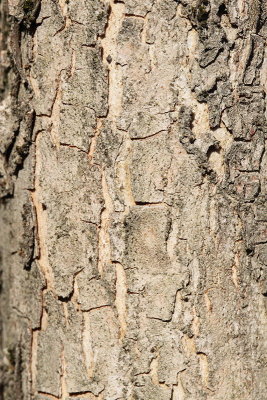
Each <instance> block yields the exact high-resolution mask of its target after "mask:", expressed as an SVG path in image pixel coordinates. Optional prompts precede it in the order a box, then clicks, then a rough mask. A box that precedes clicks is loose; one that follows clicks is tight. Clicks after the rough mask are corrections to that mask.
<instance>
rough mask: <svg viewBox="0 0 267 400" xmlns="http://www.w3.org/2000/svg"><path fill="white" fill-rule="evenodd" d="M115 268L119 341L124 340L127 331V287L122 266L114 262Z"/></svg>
mask: <svg viewBox="0 0 267 400" xmlns="http://www.w3.org/2000/svg"><path fill="white" fill-rule="evenodd" d="M113 264H115V267H116V300H115V306H116V308H117V312H118V319H119V324H120V339H121V340H122V339H124V337H125V334H126V329H127V322H126V321H127V318H126V296H127V285H126V273H125V270H124V268H123V266H122V265H121V264H120V263H118V262H116V263H113Z"/></svg>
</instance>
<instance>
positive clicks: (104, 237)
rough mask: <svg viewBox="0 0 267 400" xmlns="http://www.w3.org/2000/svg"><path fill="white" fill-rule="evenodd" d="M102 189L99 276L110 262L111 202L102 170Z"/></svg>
mask: <svg viewBox="0 0 267 400" xmlns="http://www.w3.org/2000/svg"><path fill="white" fill-rule="evenodd" d="M102 189H103V197H104V202H105V206H104V208H103V210H102V213H101V224H100V229H99V242H98V252H99V253H98V271H99V274H100V276H101V277H102V276H103V272H104V269H105V266H106V264H108V263H110V262H111V250H110V237H109V227H110V215H111V213H112V212H113V203H112V199H111V197H110V194H109V190H108V185H107V180H106V175H105V171H104V170H103V171H102Z"/></svg>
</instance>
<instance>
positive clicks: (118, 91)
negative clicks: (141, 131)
mask: <svg viewBox="0 0 267 400" xmlns="http://www.w3.org/2000/svg"><path fill="white" fill-rule="evenodd" d="M110 7H111V9H110V16H109V20H108V25H107V28H106V32H105V36H104V37H103V38H102V39H101V46H102V49H103V62H104V64H105V65H106V66H107V68H108V71H109V108H108V115H107V118H108V119H109V120H110V121H112V125H113V128H114V129H116V118H117V117H118V116H119V115H120V111H121V100H122V94H123V83H122V75H121V66H120V65H119V64H117V63H116V61H115V60H116V58H117V37H118V35H119V31H120V28H121V26H122V22H123V19H124V15H125V14H124V9H125V5H124V4H123V3H115V2H114V1H111V2H110ZM109 58H111V60H112V61H111V63H108V61H107V60H108V59H109Z"/></svg>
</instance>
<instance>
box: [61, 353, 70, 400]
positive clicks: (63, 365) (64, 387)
mask: <svg viewBox="0 0 267 400" xmlns="http://www.w3.org/2000/svg"><path fill="white" fill-rule="evenodd" d="M66 367H67V365H66V360H65V354H64V346H63V348H62V354H61V400H67V399H68V398H69V393H68V389H67V383H66Z"/></svg>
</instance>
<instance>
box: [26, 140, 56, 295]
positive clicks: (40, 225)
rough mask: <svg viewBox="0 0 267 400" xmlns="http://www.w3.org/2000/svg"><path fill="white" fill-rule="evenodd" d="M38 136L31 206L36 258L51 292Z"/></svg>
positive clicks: (51, 277)
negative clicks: (37, 250) (32, 209)
mask: <svg viewBox="0 0 267 400" xmlns="http://www.w3.org/2000/svg"><path fill="white" fill-rule="evenodd" d="M39 140H40V134H39V135H37V137H36V142H35V146H36V160H35V163H36V164H35V189H34V191H33V192H32V193H31V195H32V201H33V205H34V208H35V211H36V222H37V240H38V245H39V255H38V258H37V262H38V265H39V267H40V270H41V271H42V272H43V274H44V277H45V280H46V289H47V290H53V287H54V283H53V271H52V268H51V266H50V264H49V259H48V250H47V243H46V241H47V222H46V220H47V211H46V209H44V205H43V204H42V201H41V200H42V189H41V185H40V181H39V179H40V174H41V157H42V156H41V153H40V146H39V143H38V142H39Z"/></svg>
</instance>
